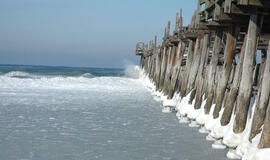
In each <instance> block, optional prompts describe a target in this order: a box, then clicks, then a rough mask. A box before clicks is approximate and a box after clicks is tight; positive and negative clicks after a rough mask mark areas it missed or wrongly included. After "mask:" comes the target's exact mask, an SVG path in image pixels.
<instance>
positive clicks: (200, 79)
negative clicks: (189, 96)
mask: <svg viewBox="0 0 270 160" xmlns="http://www.w3.org/2000/svg"><path fill="white" fill-rule="evenodd" d="M208 47H209V33H205V34H204V38H203V46H202V52H201V59H200V65H199V68H198V73H197V76H196V101H195V106H194V108H195V109H200V107H201V103H202V96H203V95H202V92H203V72H205V65H206V63H207V62H206V59H207V51H208Z"/></svg>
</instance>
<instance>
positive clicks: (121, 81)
mask: <svg viewBox="0 0 270 160" xmlns="http://www.w3.org/2000/svg"><path fill="white" fill-rule="evenodd" d="M138 71H139V70H138V67H137V66H129V67H128V68H127V69H126V71H125V72H121V74H120V73H117V74H116V73H111V75H114V76H107V75H109V74H106V76H96V75H94V74H95V73H94V74H92V73H90V72H89V71H75V72H34V73H33V72H32V73H31V72H23V71H10V72H6V73H3V72H2V74H0V90H2V91H4V90H6V91H8V90H10V89H12V90H21V89H23V90H24V89H34V90H39V89H74V90H77V89H79V90H89V89H90V90H95V89H96V90H97V91H98V90H114V89H117V90H125V89H128V87H127V86H128V85H130V84H132V83H138V82H139V81H138V75H137V74H138ZM106 72H107V71H106ZM108 73H109V72H108ZM119 74H120V76H116V75H119ZM100 75H104V74H101V73H100Z"/></svg>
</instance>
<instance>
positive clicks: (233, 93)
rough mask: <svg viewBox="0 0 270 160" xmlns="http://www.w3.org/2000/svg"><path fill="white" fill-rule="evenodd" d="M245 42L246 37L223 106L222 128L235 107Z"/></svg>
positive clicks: (228, 120) (227, 122)
mask: <svg viewBox="0 0 270 160" xmlns="http://www.w3.org/2000/svg"><path fill="white" fill-rule="evenodd" d="M246 42H247V37H245V39H244V43H243V45H242V47H241V52H240V57H239V60H238V64H237V66H236V71H235V76H234V79H233V83H232V86H231V89H230V92H229V95H228V98H227V101H226V103H225V106H224V112H223V114H222V117H221V120H220V121H221V125H222V126H226V125H227V124H229V122H230V119H231V116H232V112H233V108H234V106H235V101H236V99H237V93H238V90H239V85H240V81H241V77H242V70H243V61H244V55H245V48H246Z"/></svg>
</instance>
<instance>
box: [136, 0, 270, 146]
mask: <svg viewBox="0 0 270 160" xmlns="http://www.w3.org/2000/svg"><path fill="white" fill-rule="evenodd" d="M170 25H171V22H170V21H169V22H168V25H167V26H166V28H165V32H164V37H163V42H162V44H161V45H159V46H158V45H157V37H155V39H154V40H151V41H150V42H149V44H145V43H142V42H140V43H138V44H137V47H136V55H139V56H141V64H140V65H141V68H143V69H144V70H145V72H146V73H147V74H148V76H149V78H150V79H151V80H152V81H153V83H154V84H155V85H156V88H157V90H158V91H160V92H163V93H164V94H165V95H167V96H168V98H169V99H171V98H173V96H174V95H175V94H176V93H178V94H179V95H180V96H181V97H182V98H184V97H186V96H187V95H188V94H189V93H191V96H190V99H189V103H190V104H191V103H192V102H193V101H195V103H194V106H193V107H194V109H195V110H198V109H200V108H202V107H204V111H205V114H210V110H211V108H212V107H214V111H213V117H214V119H218V118H219V119H220V120H219V121H220V123H221V126H226V125H228V124H229V123H230V121H231V119H232V118H231V117H232V116H233V115H234V117H235V119H234V124H233V129H232V130H233V133H235V134H240V133H242V132H244V130H245V128H246V125H247V119H248V116H249V115H248V114H249V110H250V109H251V107H252V105H250V104H251V102H252V97H254V96H255V97H256V98H255V99H256V100H255V105H254V106H255V109H254V110H255V111H254V114H253V118H252V127H251V131H250V135H249V141H250V142H252V139H253V138H254V137H255V136H256V135H258V134H261V135H262V136H261V139H260V143H259V145H258V148H270V41H269V40H270V1H269V0H198V6H197V10H196V11H195V12H194V15H193V17H192V20H191V23H190V25H188V26H183V17H182V10H181V11H180V13H177V14H176V23H175V28H174V30H173V31H172V34H171V32H170V29H171V27H170ZM203 100H206V104H205V105H202V104H203V103H202V102H203ZM212 109H213V108H212ZM221 110H223V112H220V111H221ZM220 114H221V115H220ZM262 126H263V130H262ZM215 138H216V137H215ZM220 138H221V139H222V137H219V138H217V139H220ZM235 147H237V146H235Z"/></svg>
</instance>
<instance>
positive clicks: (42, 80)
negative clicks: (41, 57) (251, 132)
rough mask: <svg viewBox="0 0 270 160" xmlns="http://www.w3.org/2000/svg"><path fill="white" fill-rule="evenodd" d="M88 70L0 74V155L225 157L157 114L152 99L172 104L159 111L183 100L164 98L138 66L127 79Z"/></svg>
mask: <svg viewBox="0 0 270 160" xmlns="http://www.w3.org/2000/svg"><path fill="white" fill-rule="evenodd" d="M0 68H1V67H0ZM33 68H34V69H35V67H32V68H31V69H33ZM43 68H44V67H43ZM100 71H101V72H102V73H103V72H107V71H106V70H103V69H100ZM78 73H79V72H78ZM87 73H88V72H87ZM87 73H85V72H80V73H79V74H80V76H78V74H77V73H63V72H61V74H58V73H57V74H56V73H53V75H52V74H47V72H46V74H38V73H37V72H35V73H32V72H24V71H18V72H17V71H14V72H13V71H11V72H10V71H9V72H5V71H4V72H3V73H2V74H1V75H0V97H1V98H0V126H1V130H0V143H1V145H0V159H39V160H43V159H44V160H47V159H57V160H62V159H63V160H64V159H100V160H126V159H127V157H128V159H131V160H133V159H134V160H135V159H136V160H137V159H179V158H180V159H201V160H208V159H209V158H210V157H214V158H216V159H217V158H219V159H221V160H222V159H224V160H225V156H222V155H223V154H224V153H223V152H212V150H211V146H210V144H208V145H206V144H205V143H207V142H205V141H204V140H203V137H204V136H203V135H202V136H200V134H198V132H194V131H192V130H189V129H188V128H187V127H184V126H179V123H178V119H177V118H176V117H174V116H172V115H171V114H163V113H162V112H161V111H162V109H161V108H160V103H159V102H157V101H163V102H165V105H168V104H169V106H170V107H165V109H164V111H166V109H167V111H169V110H171V107H172V106H171V105H174V106H176V107H177V106H180V105H181V104H180V99H179V96H178V95H175V96H174V97H173V99H172V100H170V101H167V99H166V97H165V96H164V94H163V93H161V92H158V91H156V88H155V85H154V84H153V82H152V81H151V80H149V79H148V78H147V76H146V75H145V73H143V72H142V71H141V70H140V69H139V67H130V68H129V69H127V70H126V73H125V75H124V76H98V75H101V73H97V74H96V75H95V77H91V78H89V77H88V76H89V75H88V74H87ZM84 74H85V75H84ZM121 74H122V73H121ZM74 75H76V76H74ZM108 75H111V74H108ZM138 77H139V78H138ZM142 84H143V85H142ZM145 88H147V89H145ZM153 95H154V96H156V101H155V100H154V99H153V97H152V96H153ZM166 101H167V102H166ZM168 102H170V103H168ZM182 104H183V105H185V103H182ZM162 107H164V106H162ZM176 109H177V108H176ZM178 109H180V107H178ZM178 114H179V115H180V112H178ZM179 118H180V121H181V120H182V122H183V121H185V120H186V121H187V122H189V119H188V118H186V117H185V118H186V119H185V118H184V117H181V116H179ZM207 146H208V147H207Z"/></svg>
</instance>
